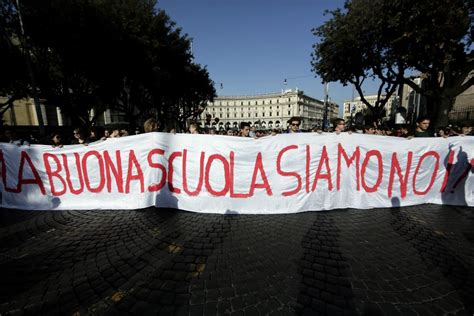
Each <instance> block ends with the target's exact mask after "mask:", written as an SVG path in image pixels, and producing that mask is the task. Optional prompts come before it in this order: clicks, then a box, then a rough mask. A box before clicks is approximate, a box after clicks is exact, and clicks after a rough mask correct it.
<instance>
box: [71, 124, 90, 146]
mask: <svg viewBox="0 0 474 316" xmlns="http://www.w3.org/2000/svg"><path fill="white" fill-rule="evenodd" d="M77 144H81V145H85V146H87V144H89V139H88V137H87V134H86V131H85V130H84V129H83V128H76V129H75V130H74V137H73V139H72V141H71V145H77Z"/></svg>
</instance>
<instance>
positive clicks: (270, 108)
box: [270, 100, 272, 109]
mask: <svg viewBox="0 0 474 316" xmlns="http://www.w3.org/2000/svg"><path fill="white" fill-rule="evenodd" d="M270 104H272V100H270ZM271 108H272V107H270V109H271Z"/></svg>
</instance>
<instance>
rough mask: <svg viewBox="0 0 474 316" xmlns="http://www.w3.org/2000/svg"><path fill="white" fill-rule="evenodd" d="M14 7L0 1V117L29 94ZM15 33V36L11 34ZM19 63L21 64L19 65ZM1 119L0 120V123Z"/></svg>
mask: <svg viewBox="0 0 474 316" xmlns="http://www.w3.org/2000/svg"><path fill="white" fill-rule="evenodd" d="M18 27H19V22H18V20H17V15H16V9H15V7H14V5H13V3H11V1H9V0H1V2H0V62H1V69H2V73H1V74H0V96H2V97H4V98H5V99H4V100H5V101H4V102H1V103H0V117H3V114H4V113H5V112H6V111H7V110H8V109H10V108H11V107H12V106H13V103H14V102H15V101H16V100H18V99H21V98H23V97H25V96H29V95H30V89H29V84H28V75H27V72H26V60H25V58H24V55H23V52H22V49H21V45H20V39H19V37H18V36H17V34H19V30H18ZM13 34H15V36H13ZM19 65H21V66H19ZM1 122H2V121H0V124H1Z"/></svg>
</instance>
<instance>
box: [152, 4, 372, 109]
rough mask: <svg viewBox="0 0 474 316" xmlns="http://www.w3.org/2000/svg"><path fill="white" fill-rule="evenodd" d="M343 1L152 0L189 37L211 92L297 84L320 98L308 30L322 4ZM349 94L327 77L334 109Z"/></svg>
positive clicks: (319, 20) (320, 16)
mask: <svg viewBox="0 0 474 316" xmlns="http://www.w3.org/2000/svg"><path fill="white" fill-rule="evenodd" d="M343 5H344V1H341V0H220V1H218V0H158V8H160V9H164V10H165V11H166V12H167V13H168V15H169V16H170V17H171V19H172V20H173V21H175V22H176V23H177V26H179V27H181V28H182V32H183V33H185V34H188V36H189V37H190V38H192V40H193V45H192V52H193V55H194V58H195V62H196V63H198V64H201V65H203V66H206V68H207V70H208V71H209V74H210V77H211V79H212V80H213V81H214V82H215V88H216V92H217V95H219V96H229V95H234V96H236V95H257V94H266V93H274V92H281V91H282V89H295V88H298V89H300V90H303V91H304V92H305V94H307V95H309V96H311V97H314V98H316V99H320V100H323V99H324V86H323V84H322V81H321V78H319V77H315V74H314V73H313V72H311V53H312V51H313V48H312V46H313V44H315V43H316V41H317V38H316V36H314V35H313V34H312V32H311V30H312V29H313V28H315V27H318V26H320V25H322V24H323V23H324V21H326V20H327V19H329V17H330V15H325V14H324V12H325V10H334V9H336V8H338V7H340V8H342V7H343ZM285 79H286V80H287V84H286V85H285V84H284V80H285ZM373 89H374V90H373V92H375V91H376V90H375V87H374V88H373ZM366 90H370V87H368V88H366ZM366 92H370V93H371V91H366ZM353 94H354V92H353V88H352V86H346V87H343V86H342V85H341V84H339V83H336V82H331V83H329V97H330V99H331V100H332V101H334V102H336V103H337V104H339V106H340V113H341V110H342V105H343V102H344V101H345V100H351V99H352V96H353ZM357 96H358V95H357V92H355V95H354V97H357Z"/></svg>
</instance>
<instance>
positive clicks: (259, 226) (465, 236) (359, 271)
mask: <svg viewBox="0 0 474 316" xmlns="http://www.w3.org/2000/svg"><path fill="white" fill-rule="evenodd" d="M0 280H1V282H0V315H10V314H14V315H17V314H45V315H55V314H61V315H85V314H101V315H102V314H109V315H117V314H135V315H143V314H163V315H169V314H180V315H214V314H219V315H221V314H232V315H244V314H245V315H267V314H271V315H295V314H307V315H318V314H321V315H324V314H328V315H367V314H369V315H385V314H386V315H442V314H447V313H454V314H460V315H472V313H473V311H474V209H473V208H469V207H454V206H440V205H420V206H413V207H404V208H392V209H372V210H355V209H347V210H333V211H328V212H304V213H299V214H288V215H214V214H199V213H192V212H185V211H180V210H172V209H155V208H147V209H143V210H133V211H124V210H111V211H99V210H96V211H94V210H91V211H37V212H32V211H19V210H9V209H2V210H0Z"/></svg>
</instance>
